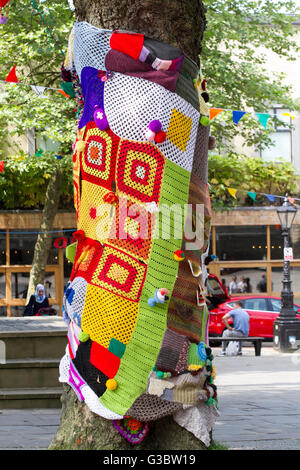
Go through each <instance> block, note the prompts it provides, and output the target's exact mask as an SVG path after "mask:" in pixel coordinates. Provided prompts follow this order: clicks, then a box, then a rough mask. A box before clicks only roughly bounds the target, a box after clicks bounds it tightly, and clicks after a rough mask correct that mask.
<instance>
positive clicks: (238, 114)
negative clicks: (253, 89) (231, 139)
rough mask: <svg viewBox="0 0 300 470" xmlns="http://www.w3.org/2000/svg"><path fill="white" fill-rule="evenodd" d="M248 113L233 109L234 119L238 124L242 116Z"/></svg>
mask: <svg viewBox="0 0 300 470" xmlns="http://www.w3.org/2000/svg"><path fill="white" fill-rule="evenodd" d="M244 114H246V111H232V120H233V122H234V123H235V124H238V123H239V122H240V120H241V119H242V117H243V116H244Z"/></svg>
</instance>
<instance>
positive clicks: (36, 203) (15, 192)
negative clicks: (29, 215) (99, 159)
mask: <svg viewBox="0 0 300 470" xmlns="http://www.w3.org/2000/svg"><path fill="white" fill-rule="evenodd" d="M56 165H60V166H61V167H62V169H63V184H62V190H61V195H60V197H61V204H60V208H61V209H70V208H72V206H73V181H72V157H71V156H70V155H67V156H64V157H63V158H62V159H61V160H58V159H57V158H55V156H54V154H53V153H51V152H44V153H43V155H42V156H41V157H37V156H36V155H29V156H28V155H27V156H26V155H13V156H11V157H7V158H6V160H5V166H4V172H3V173H0V210H3V209H42V208H43V205H44V201H45V194H46V190H47V185H48V182H49V178H50V177H51V174H52V172H53V170H54V168H55V166H56Z"/></svg>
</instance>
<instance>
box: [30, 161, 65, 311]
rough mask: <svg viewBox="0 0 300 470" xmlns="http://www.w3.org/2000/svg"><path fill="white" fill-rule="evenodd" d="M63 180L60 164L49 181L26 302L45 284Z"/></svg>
mask: <svg viewBox="0 0 300 470" xmlns="http://www.w3.org/2000/svg"><path fill="white" fill-rule="evenodd" d="M61 182H62V171H61V168H60V166H59V165H57V167H56V168H55V170H54V171H53V173H52V175H51V178H50V180H49V183H48V187H47V191H46V196H45V204H44V209H43V214H42V221H41V226H40V233H39V234H38V237H37V241H36V244H35V247H34V255H33V262H32V267H31V271H30V277H29V285H28V291H27V299H26V303H28V301H29V299H30V296H31V294H33V293H34V291H35V288H36V285H37V284H44V278H45V267H46V264H47V260H48V256H49V250H50V248H51V242H52V233H50V232H51V230H52V228H53V222H54V217H55V215H56V213H57V209H58V203H59V197H60V190H61Z"/></svg>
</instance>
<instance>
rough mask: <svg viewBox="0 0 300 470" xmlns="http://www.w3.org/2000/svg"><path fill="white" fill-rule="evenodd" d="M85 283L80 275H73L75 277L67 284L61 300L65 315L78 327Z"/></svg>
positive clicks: (85, 287)
mask: <svg viewBox="0 0 300 470" xmlns="http://www.w3.org/2000/svg"><path fill="white" fill-rule="evenodd" d="M87 285H88V284H87V282H86V280H85V279H83V278H82V277H75V279H74V280H73V281H72V282H71V283H69V284H68V286H67V288H66V291H65V295H64V300H63V304H64V307H65V311H66V313H67V315H68V316H69V317H70V318H71V320H73V322H74V323H75V324H76V325H77V326H79V327H81V316H82V311H83V307H84V301H85V294H86V290H87Z"/></svg>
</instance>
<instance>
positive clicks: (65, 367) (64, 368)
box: [58, 345, 70, 383]
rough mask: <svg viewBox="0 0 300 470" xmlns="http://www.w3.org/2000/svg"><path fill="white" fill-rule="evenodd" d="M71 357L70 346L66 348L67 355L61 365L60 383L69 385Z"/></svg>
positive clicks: (62, 359)
mask: <svg viewBox="0 0 300 470" xmlns="http://www.w3.org/2000/svg"><path fill="white" fill-rule="evenodd" d="M69 368H70V356H69V350H68V345H67V346H66V354H65V355H64V356H63V357H62V358H61V360H60V363H59V378H58V380H59V382H62V383H67V382H68V380H69Z"/></svg>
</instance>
